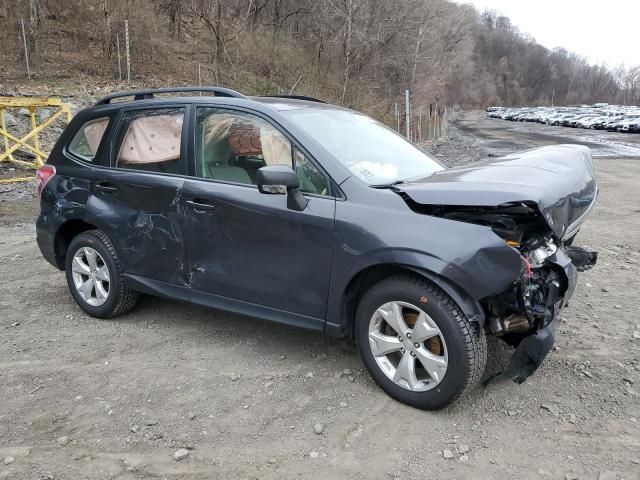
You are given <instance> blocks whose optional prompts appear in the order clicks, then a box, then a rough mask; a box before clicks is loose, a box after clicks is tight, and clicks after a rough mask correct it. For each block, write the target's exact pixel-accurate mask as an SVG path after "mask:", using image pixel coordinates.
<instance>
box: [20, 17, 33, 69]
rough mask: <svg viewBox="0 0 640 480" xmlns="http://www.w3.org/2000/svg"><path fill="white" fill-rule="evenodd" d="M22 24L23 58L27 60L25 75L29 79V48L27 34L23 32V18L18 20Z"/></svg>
mask: <svg viewBox="0 0 640 480" xmlns="http://www.w3.org/2000/svg"><path fill="white" fill-rule="evenodd" d="M20 23H21V24H22V44H23V45H24V60H25V62H27V77H28V78H29V80H31V68H30V67H29V50H28V49H27V36H26V35H25V34H24V18H23V19H21V20H20Z"/></svg>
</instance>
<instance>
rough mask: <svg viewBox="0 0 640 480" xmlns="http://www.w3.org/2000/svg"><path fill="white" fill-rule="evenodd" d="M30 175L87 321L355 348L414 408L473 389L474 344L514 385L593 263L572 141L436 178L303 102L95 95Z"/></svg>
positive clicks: (581, 165) (48, 251)
mask: <svg viewBox="0 0 640 480" xmlns="http://www.w3.org/2000/svg"><path fill="white" fill-rule="evenodd" d="M203 93H204V94H205V95H202V94H203ZM196 94H198V96H196ZM38 181H39V185H38V187H39V191H40V195H41V213H40V216H39V217H38V220H37V238H38V245H39V246H40V249H41V251H42V254H43V256H44V258H45V259H47V260H48V261H49V262H50V263H51V264H53V265H54V266H55V267H57V268H59V269H61V270H64V271H65V272H66V277H67V281H68V284H69V289H70V291H71V294H72V295H73V297H74V299H75V300H76V302H77V303H78V305H79V306H80V308H82V309H83V310H84V311H85V312H87V313H88V314H89V315H92V316H95V317H100V318H107V317H114V316H116V315H121V314H123V313H126V312H128V311H129V310H131V309H132V308H133V307H134V305H135V303H136V300H137V298H138V296H139V295H140V294H151V295H158V296H162V297H167V298H172V299H178V300H183V301H187V302H193V303H196V304H199V305H207V306H211V307H214V308H219V309H224V310H229V311H233V312H237V313H241V314H246V315H250V316H253V317H258V318H262V319H265V320H271V321H274V322H280V323H284V324H287V325H292V326H297V327H304V328H309V329H313V330H317V331H320V332H324V333H325V334H327V335H331V336H337V337H353V338H355V340H356V341H357V344H358V348H359V350H360V353H361V355H362V359H363V362H364V364H365V365H366V367H367V369H368V370H369V372H370V373H371V375H372V377H373V378H374V379H375V381H376V382H377V383H378V384H379V385H380V386H381V387H382V388H383V389H384V390H385V391H386V392H387V393H388V394H389V395H391V396H392V397H394V398H396V399H398V400H400V401H402V402H405V403H407V404H410V405H413V406H415V407H418V408H423V409H438V408H442V407H444V406H446V405H448V404H449V403H451V402H452V401H454V400H455V399H456V398H458V397H459V396H460V395H461V394H462V393H463V392H464V391H465V390H466V389H467V388H468V387H470V386H471V385H473V384H474V383H476V382H477V381H478V380H479V379H480V378H481V376H482V373H483V370H484V366H485V361H486V355H487V346H486V345H487V344H486V335H496V336H499V337H500V338H502V339H503V340H504V341H506V342H507V343H508V344H510V345H511V346H513V347H516V348H515V351H514V354H513V357H512V359H511V364H510V365H509V368H508V369H507V370H506V371H505V372H502V374H503V375H504V376H509V377H511V378H514V379H515V380H516V381H519V382H521V381H523V380H524V379H525V378H526V377H527V376H528V375H530V374H531V373H532V372H533V371H534V370H535V369H536V368H537V367H538V366H539V365H540V363H541V362H542V360H543V359H544V357H545V355H546V354H547V353H548V351H549V350H550V349H551V346H552V345H553V329H554V323H555V319H556V318H557V317H558V314H559V312H560V310H561V309H562V308H563V307H564V306H565V305H566V304H567V301H568V300H569V297H570V296H571V295H572V293H573V290H574V287H575V284H576V270H580V269H586V268H589V267H590V266H592V265H593V264H594V263H595V259H596V254H595V253H594V252H590V251H588V250H585V249H582V248H578V247H576V246H574V245H573V243H574V239H575V236H576V233H577V232H578V229H579V228H580V225H581V224H582V222H583V221H584V219H585V217H586V216H587V214H588V213H589V211H590V210H591V208H592V207H593V205H594V203H595V200H596V196H597V185H596V180H595V174H594V168H593V163H592V160H591V154H590V152H589V150H588V149H587V148H585V147H580V146H571V145H561V146H552V147H544V148H540V149H536V150H531V151H528V152H523V153H519V154H514V155H510V156H508V157H504V158H501V159H492V160H490V161H488V162H483V163H477V164H473V165H471V166H468V167H463V168H454V169H447V168H445V167H444V166H442V165H441V164H440V163H438V161H436V160H435V159H433V158H431V157H430V156H428V155H427V154H426V153H424V152H423V151H421V150H420V149H419V148H417V147H416V146H415V145H413V144H411V143H410V142H408V141H406V140H405V139H404V138H403V137H401V136H399V135H397V134H396V133H395V132H393V131H392V130H389V129H388V128H386V127H385V126H384V125H382V124H380V123H378V122H376V121H375V120H372V119H371V118H369V117H367V116H365V115H362V114H360V113H357V112H354V111H351V110H347V109H344V108H340V107H336V106H332V105H328V104H325V103H323V102H320V101H318V100H315V99H312V98H307V97H246V96H244V95H242V94H240V93H237V92H234V91H232V90H229V89H224V88H217V87H211V88H181V89H160V90H150V91H139V92H125V93H121V94H116V95H111V96H109V97H106V98H104V99H102V100H100V101H99V102H97V103H96V104H95V105H94V106H92V107H90V108H87V109H85V110H83V111H81V112H79V113H78V114H77V115H76V116H75V118H74V119H73V121H72V122H71V123H70V124H69V126H68V127H67V129H66V130H65V131H64V133H63V134H62V135H61V137H60V139H59V140H58V142H57V144H56V145H55V147H54V149H53V151H52V153H51V155H50V157H49V160H48V162H47V164H46V165H45V166H44V167H42V168H41V169H40V170H39V171H38Z"/></svg>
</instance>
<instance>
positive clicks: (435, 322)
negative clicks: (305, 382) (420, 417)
mask: <svg viewBox="0 0 640 480" xmlns="http://www.w3.org/2000/svg"><path fill="white" fill-rule="evenodd" d="M355 333H356V340H357V343H358V348H359V350H360V355H361V356H362V359H363V362H364V364H365V366H366V367H367V370H369V373H370V374H371V376H372V377H373V379H374V380H375V381H376V383H378V385H380V386H381V387H382V389H383V390H384V391H385V392H386V393H387V394H389V395H390V396H391V397H393V398H395V399H396V400H398V401H400V402H402V403H406V404H408V405H411V406H413V407H416V408H420V409H423V410H438V409H440V408H444V407H446V406H447V405H449V404H450V403H452V402H453V401H455V400H456V399H457V398H458V397H460V396H461V395H462V394H463V393H464V392H465V391H466V390H467V389H468V388H469V387H471V386H472V385H474V384H475V383H476V382H477V381H478V380H479V379H480V377H481V375H482V373H483V372H484V367H485V364H486V360H487V341H486V337H485V334H484V331H483V330H482V329H481V328H479V326H478V324H477V323H472V322H470V321H469V319H467V317H466V316H465V315H464V313H462V311H461V310H460V308H459V307H458V305H457V304H456V303H455V302H454V301H453V300H452V299H451V297H449V296H448V295H447V294H446V293H445V292H443V291H442V290H441V289H440V288H438V287H437V286H436V285H434V284H433V283H431V282H429V281H427V280H425V279H423V278H420V277H414V276H409V275H396V276H393V277H390V278H387V279H385V280H383V281H381V282H380V283H378V284H376V285H374V286H373V287H372V288H371V289H370V290H369V291H367V292H366V293H365V294H364V296H363V297H362V299H361V301H360V303H359V305H358V310H357V313H356V325H355Z"/></svg>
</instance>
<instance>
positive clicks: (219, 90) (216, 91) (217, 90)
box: [95, 87, 247, 105]
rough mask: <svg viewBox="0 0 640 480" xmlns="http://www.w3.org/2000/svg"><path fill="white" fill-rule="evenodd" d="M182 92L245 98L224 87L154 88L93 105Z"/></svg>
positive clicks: (104, 98) (115, 94)
mask: <svg viewBox="0 0 640 480" xmlns="http://www.w3.org/2000/svg"><path fill="white" fill-rule="evenodd" d="M184 92H200V93H212V94H213V96H214V97H235V98H247V97H246V96H245V95H243V94H241V93H239V92H236V91H235V90H231V89H230V88H224V87H173V88H155V89H151V90H130V91H128V92H120V93H114V94H112V95H107V96H106V97H103V98H101V99H100V100H98V101H97V102H96V103H95V104H96V105H107V104H109V103H111V101H112V100H115V99H116V98H124V97H133V100H134V101H135V100H147V99H150V98H154V95H156V94H158V93H184Z"/></svg>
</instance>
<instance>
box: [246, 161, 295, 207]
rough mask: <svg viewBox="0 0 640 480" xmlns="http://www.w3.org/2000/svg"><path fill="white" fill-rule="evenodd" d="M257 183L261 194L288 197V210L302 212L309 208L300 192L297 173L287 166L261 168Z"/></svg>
mask: <svg viewBox="0 0 640 480" xmlns="http://www.w3.org/2000/svg"><path fill="white" fill-rule="evenodd" d="M256 183H257V184H258V190H259V191H260V193H269V194H276V195H285V194H286V195H287V208H289V209H291V210H298V211H300V212H301V211H302V210H304V209H305V208H306V207H307V199H306V198H304V195H303V194H302V192H301V191H300V181H299V180H298V176H297V175H296V172H294V171H293V169H292V168H291V167H288V166H286V165H270V166H267V167H262V168H259V169H258V171H257V173H256Z"/></svg>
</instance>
